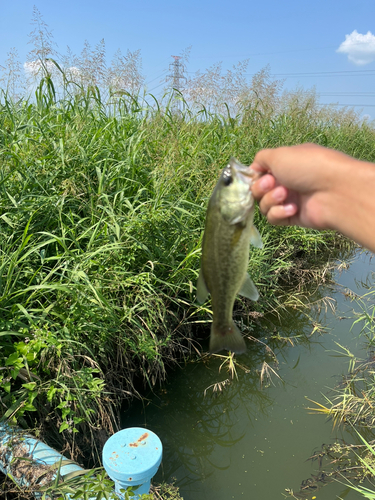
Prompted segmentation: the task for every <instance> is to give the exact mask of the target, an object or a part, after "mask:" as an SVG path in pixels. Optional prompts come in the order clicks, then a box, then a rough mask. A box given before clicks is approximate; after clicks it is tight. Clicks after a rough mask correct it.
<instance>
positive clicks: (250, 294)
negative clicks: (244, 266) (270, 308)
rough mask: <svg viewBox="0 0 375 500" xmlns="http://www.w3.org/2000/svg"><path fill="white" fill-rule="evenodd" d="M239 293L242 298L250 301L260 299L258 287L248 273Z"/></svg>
mask: <svg viewBox="0 0 375 500" xmlns="http://www.w3.org/2000/svg"><path fill="white" fill-rule="evenodd" d="M238 293H239V295H242V297H246V298H247V299H250V300H254V301H257V300H258V299H259V292H258V290H257V287H256V286H255V285H254V283H253V281H252V279H251V278H250V276H249V275H248V274H247V273H246V274H245V278H244V280H243V282H242V285H241V288H240V291H239V292H238Z"/></svg>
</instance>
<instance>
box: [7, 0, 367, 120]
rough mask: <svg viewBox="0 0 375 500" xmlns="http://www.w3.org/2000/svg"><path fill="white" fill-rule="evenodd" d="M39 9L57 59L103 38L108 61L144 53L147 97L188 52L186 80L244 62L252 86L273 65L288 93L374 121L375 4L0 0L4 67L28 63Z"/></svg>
mask: <svg viewBox="0 0 375 500" xmlns="http://www.w3.org/2000/svg"><path fill="white" fill-rule="evenodd" d="M34 5H35V6H36V7H37V8H38V9H39V11H40V12H41V13H42V15H43V18H44V21H45V22H46V23H47V24H48V26H49V28H50V29H51V30H52V33H53V36H54V41H55V42H56V44H57V46H58V50H59V51H60V52H65V49H66V46H67V45H69V46H70V47H71V49H72V50H73V52H75V53H78V54H79V53H80V52H81V50H82V48H83V44H84V41H85V40H88V41H89V42H90V44H91V45H92V46H95V45H96V44H97V43H98V42H99V41H100V40H101V39H102V38H104V40H105V44H106V50H107V55H108V60H109V61H110V59H111V57H112V56H113V54H114V53H115V51H116V50H117V49H118V48H120V49H121V50H122V52H123V53H124V54H125V53H126V51H127V49H130V50H131V51H134V50H137V49H140V50H141V56H142V62H143V73H144V74H145V76H146V82H151V83H150V84H149V89H150V90H152V88H153V86H156V85H159V83H160V81H161V80H163V78H164V77H165V74H166V72H167V71H166V70H168V65H169V63H170V62H172V58H171V55H179V54H180V53H181V52H182V51H183V50H184V49H186V48H187V47H189V46H192V49H191V54H190V61H189V64H188V66H187V70H188V71H189V72H195V71H196V70H198V69H201V70H204V69H206V68H207V67H209V66H210V65H212V64H214V63H216V62H219V61H222V63H223V68H224V69H227V68H230V67H231V66H233V65H234V64H236V63H237V62H239V61H241V60H244V59H247V58H248V59H249V66H248V74H249V78H250V77H251V75H252V74H253V73H255V72H257V71H259V70H260V69H262V68H263V67H265V66H266V65H268V64H269V65H270V68H271V73H272V74H275V75H283V76H280V77H279V78H286V81H285V86H286V87H288V88H293V87H295V86H297V85H300V86H303V87H305V88H310V87H312V86H314V85H315V86H316V88H317V91H318V93H319V94H320V95H321V97H320V100H321V102H322V103H326V102H338V103H340V104H358V105H363V104H364V105H366V106H364V112H365V113H368V114H370V115H371V116H373V117H375V90H374V80H375V36H374V35H373V34H374V33H375V21H374V19H375V2H374V0H371V1H370V0H357V1H353V0H350V1H348V0H342V1H333V0H315V1H314V2H308V3H307V2H301V1H300V0H299V1H296V0H293V1H288V0H284V1H283V2H280V0H278V1H276V0H262V1H259V0H257V1H254V0H231V1H223V0H215V1H213V0H200V1H199V0H190V1H189V2H187V1H184V2H181V1H178V0H175V1H171V0H163V1H157V0H153V1H150V0H132V1H130V0H124V1H119V0H106V1H98V0H91V1H86V0H75V1H73V0H64V2H57V1H54V0H48V1H47V0H39V1H35V0H33V1H28V0H13V2H9V1H8V0H6V1H5V0H0V9H1V17H0V65H1V64H4V61H5V59H6V56H7V52H8V51H9V50H10V48H11V47H15V48H16V49H17V50H18V53H19V57H20V60H21V62H24V61H25V60H26V57H27V53H28V52H29V50H30V49H31V47H30V45H28V34H29V33H30V31H31V29H32V27H31V24H30V22H31V18H32V11H33V6H34ZM355 30H356V31H355ZM353 32H354V34H353ZM368 32H370V33H369V34H368ZM346 35H350V36H349V38H348V40H347V42H346V47H345V46H344V52H341V53H340V52H337V49H338V48H339V47H340V45H341V44H342V43H343V42H344V41H345V37H346ZM348 55H349V56H350V58H351V60H349V58H348ZM335 72H337V73H335ZM339 72H341V73H339ZM307 73H308V74H307ZM326 94H329V95H326ZM370 94H373V95H370ZM373 106H374V107H373Z"/></svg>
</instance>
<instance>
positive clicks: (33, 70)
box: [23, 59, 55, 77]
mask: <svg viewBox="0 0 375 500" xmlns="http://www.w3.org/2000/svg"><path fill="white" fill-rule="evenodd" d="M54 68H55V65H54V64H53V62H51V61H43V62H42V61H41V60H40V59H37V60H36V61H29V62H25V63H24V65H23V69H24V70H25V73H27V74H28V75H31V76H34V77H35V76H37V75H38V74H39V72H40V71H41V70H42V69H44V70H47V71H50V72H51V73H52V71H53V69H54Z"/></svg>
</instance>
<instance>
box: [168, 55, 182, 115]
mask: <svg viewBox="0 0 375 500" xmlns="http://www.w3.org/2000/svg"><path fill="white" fill-rule="evenodd" d="M171 57H173V59H174V61H173V62H172V63H170V65H169V71H170V72H171V73H170V74H169V75H167V79H168V80H172V89H174V90H177V91H178V92H181V91H182V82H183V81H185V82H186V76H184V71H185V65H184V64H183V63H182V62H181V59H182V57H181V56H171ZM180 104H181V101H180V100H179V99H178V98H177V99H175V102H174V109H175V110H176V111H179V110H180Z"/></svg>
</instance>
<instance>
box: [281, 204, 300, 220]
mask: <svg viewBox="0 0 375 500" xmlns="http://www.w3.org/2000/svg"><path fill="white" fill-rule="evenodd" d="M296 211H297V210H296V206H295V205H293V203H288V204H287V205H284V212H285V215H286V216H288V217H290V216H291V215H294V214H295V213H296Z"/></svg>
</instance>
